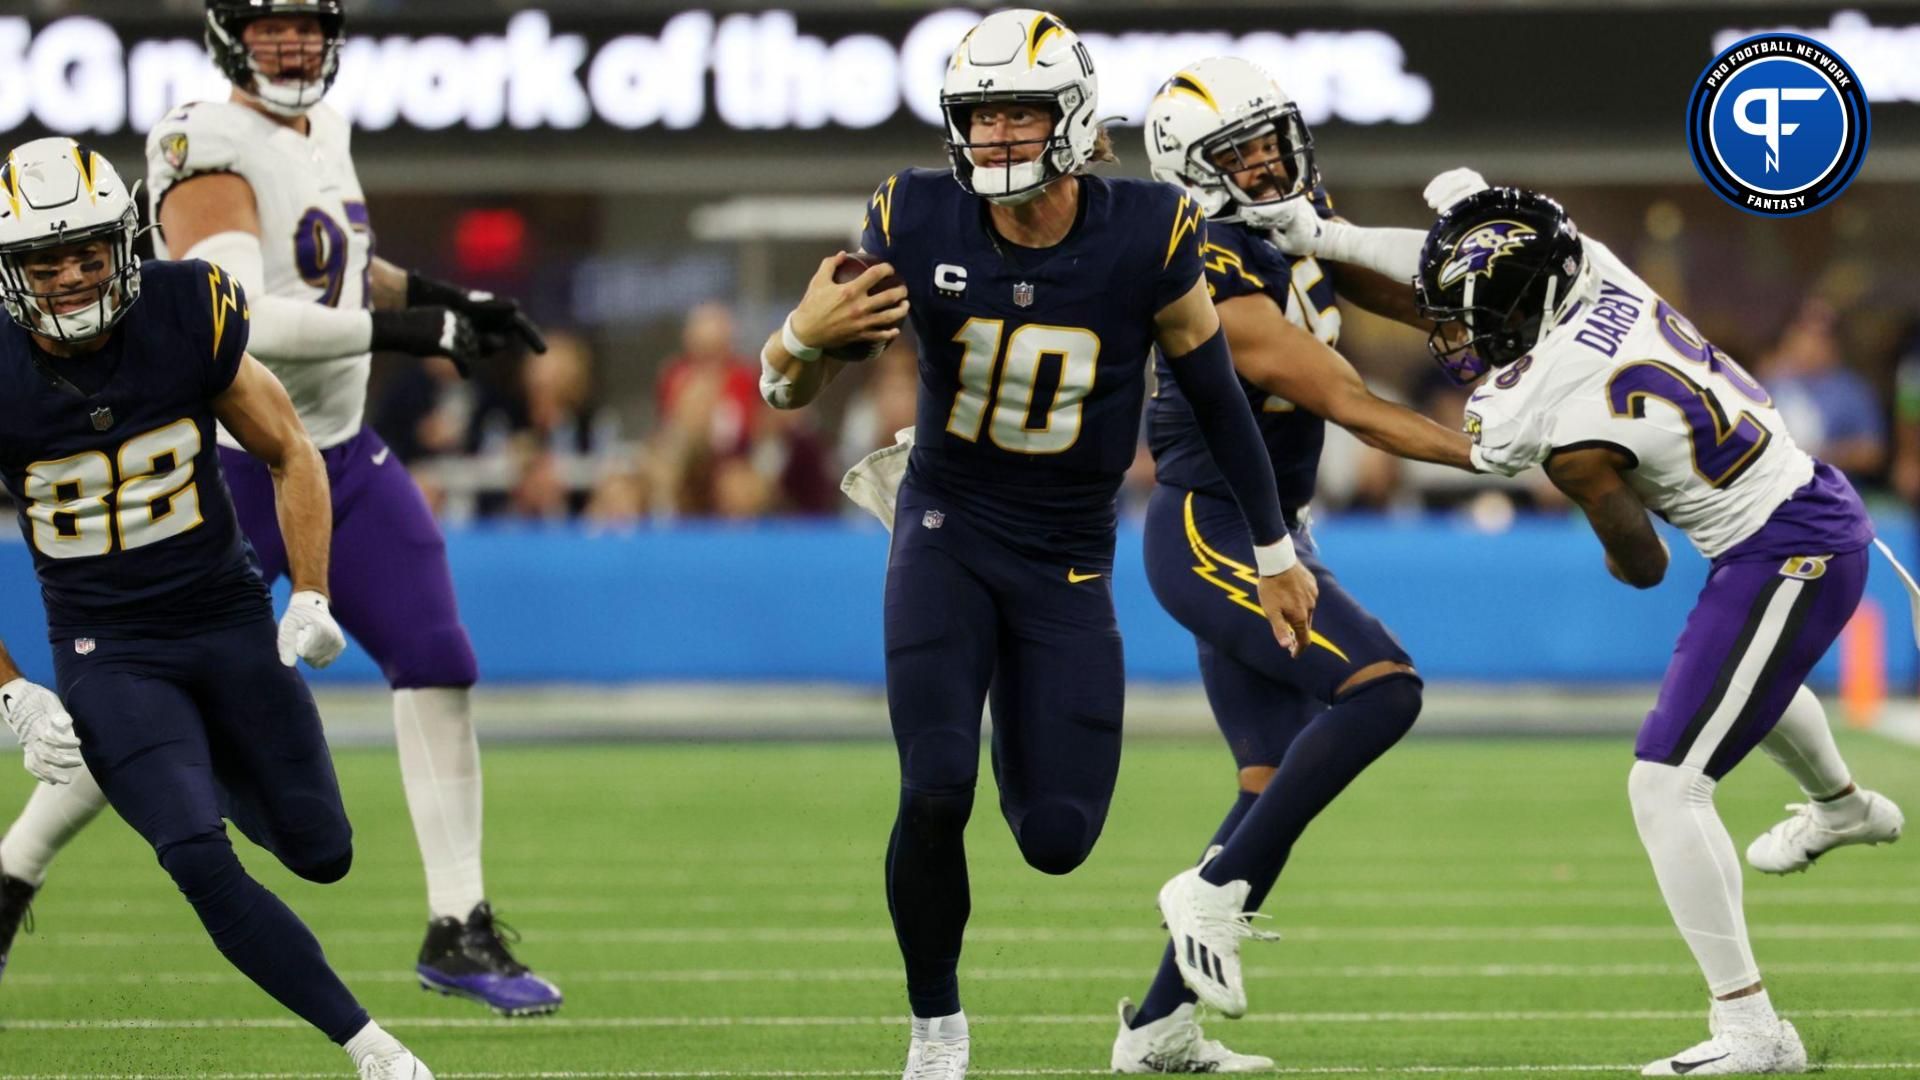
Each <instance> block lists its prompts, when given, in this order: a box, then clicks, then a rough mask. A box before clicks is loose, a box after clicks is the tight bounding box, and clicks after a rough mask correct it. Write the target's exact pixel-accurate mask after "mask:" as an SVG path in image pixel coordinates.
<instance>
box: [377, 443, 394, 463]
mask: <svg viewBox="0 0 1920 1080" xmlns="http://www.w3.org/2000/svg"><path fill="white" fill-rule="evenodd" d="M391 453H393V447H391V446H383V447H381V448H380V452H379V453H377V454H375V455H373V463H374V464H375V465H385V464H386V463H387V455H388V454H391Z"/></svg>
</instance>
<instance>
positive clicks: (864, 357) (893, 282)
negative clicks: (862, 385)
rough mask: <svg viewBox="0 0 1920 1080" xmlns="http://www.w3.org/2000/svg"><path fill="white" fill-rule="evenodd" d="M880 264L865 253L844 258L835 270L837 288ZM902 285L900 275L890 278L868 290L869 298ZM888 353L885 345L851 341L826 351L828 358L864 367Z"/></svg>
mask: <svg viewBox="0 0 1920 1080" xmlns="http://www.w3.org/2000/svg"><path fill="white" fill-rule="evenodd" d="M881 261H882V260H881V259H879V258H878V257H877V256H873V255H869V254H867V253H866V252H864V251H854V252H849V253H847V254H845V255H842V256H841V257H840V262H839V263H838V264H836V265H835V266H834V268H833V281H834V284H836V285H845V284H848V283H849V282H852V281H854V280H855V279H857V278H858V277H859V276H860V275H861V274H864V273H866V272H867V270H868V269H869V268H871V267H874V266H877V265H879V264H880V262H881ZM903 284H905V282H903V281H901V280H900V276H899V275H898V274H888V275H887V276H886V277H883V278H881V279H880V280H879V281H877V282H874V284H873V287H872V288H870V289H868V290H867V295H868V296H873V295H875V294H877V293H883V292H886V291H887V290H888V289H897V288H899V287H900V286H901V285H903ZM899 325H900V324H899V323H894V324H893V326H895V327H897V326H899ZM891 328H892V327H882V329H891ZM886 351H887V345H886V343H885V342H879V341H850V342H848V343H847V344H845V345H839V346H834V347H832V348H829V349H827V350H826V351H825V355H827V356H829V357H832V358H833V359H835V360H839V361H841V362H842V363H847V364H861V363H865V362H866V361H868V360H872V359H874V358H875V357H877V356H879V355H880V354H881V353H883V352H886Z"/></svg>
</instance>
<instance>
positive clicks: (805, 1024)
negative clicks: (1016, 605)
mask: <svg viewBox="0 0 1920 1080" xmlns="http://www.w3.org/2000/svg"><path fill="white" fill-rule="evenodd" d="M1782 1015H1784V1016H1787V1017H1790V1018H1793V1019H1809V1020H1916V1019H1920V1008H1905V1009H1801V1010H1793V1011H1789V1012H1784V1013H1782ZM1699 1019H1700V1010H1698V1009H1682V1010H1675V1009H1611V1010H1609V1009H1526V1010H1485V1011H1476V1010H1468V1009H1459V1010H1447V1011H1438V1012H1271V1013H1248V1014H1247V1015H1246V1016H1245V1017H1243V1018H1242V1019H1241V1020H1240V1021H1239V1023H1241V1024H1242V1025H1245V1024H1527V1023H1568V1022H1573V1021H1609V1022H1623V1023H1641V1022H1648V1021H1658V1022H1667V1021H1679V1020H1687V1021H1698V1020H1699ZM907 1020H908V1018H907V1017H905V1016H574V1017H567V1016H554V1017H545V1018H542V1019H541V1020H540V1021H539V1023H538V1025H537V1026H538V1027H540V1028H542V1029H549V1028H570V1029H579V1030H597V1029H622V1028H762V1027H764V1028H809V1027H888V1026H894V1027H906V1026H907ZM973 1020H974V1022H975V1023H980V1024H995V1025H1005V1026H1009V1027H1033V1026H1049V1027H1057V1026H1069V1025H1080V1024H1111V1023H1113V1017H1112V1016H1111V1015H1110V1014H1107V1013H1090V1014H1058V1015H1049V1014H1044V1013H1042V1014H1028V1015H1011V1016H997V1017H975V1018H973ZM382 1026H383V1027H389V1028H393V1029H395V1030H401V1031H404V1030H406V1029H408V1028H415V1029H427V1028H492V1029H496V1030H497V1029H498V1028H499V1026H500V1022H499V1021H498V1020H497V1019H494V1018H491V1017H474V1016H465V1017H444V1016H422V1017H411V1018H399V1019H391V1020H385V1021H383V1022H382ZM304 1027H306V1024H305V1023H304V1022H303V1021H301V1020H299V1019H297V1018H295V1017H291V1016H275V1017H252V1018H240V1017H234V1018H225V1019H188V1018H180V1019H172V1018H163V1017H93V1018H62V1019H44V1020H7V1021H5V1022H0V1030H5V1031H227V1030H234V1031H258V1030H275V1029H298V1028H304Z"/></svg>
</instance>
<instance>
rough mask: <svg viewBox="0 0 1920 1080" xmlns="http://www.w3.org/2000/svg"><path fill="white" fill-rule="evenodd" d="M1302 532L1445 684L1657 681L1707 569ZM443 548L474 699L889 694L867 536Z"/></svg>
mask: <svg viewBox="0 0 1920 1080" xmlns="http://www.w3.org/2000/svg"><path fill="white" fill-rule="evenodd" d="M1880 526H1881V531H1882V535H1883V536H1884V537H1885V538H1886V539H1887V541H1888V543H1889V544H1890V545H1892V547H1893V548H1894V550H1895V551H1896V552H1899V553H1901V555H1902V557H1903V558H1905V557H1906V553H1908V552H1912V551H1914V548H1915V534H1914V529H1913V527H1912V525H1911V524H1910V523H1909V522H1907V521H1905V520H1893V519H1884V518H1883V519H1882V520H1881V522H1880ZM1315 535H1316V538H1317V540H1318V542H1319V545H1320V549H1321V553H1322V555H1323V556H1324V557H1325V559H1326V561H1327V563H1328V564H1329V565H1331V566H1332V567H1333V568H1334V570H1335V571H1336V572H1337V573H1338V574H1339V576H1340V578H1341V580H1342V581H1343V582H1345V584H1346V585H1347V587H1348V588H1349V589H1350V590H1351V591H1352V592H1353V593H1354V595H1356V596H1358V597H1359V598H1360V599H1361V600H1362V602H1364V603H1366V604H1368V605H1370V606H1371V607H1372V608H1373V610H1374V611H1375V612H1376V613H1377V614H1379V615H1380V617H1381V618H1382V619H1384V620H1385V621H1386V623H1387V625H1389V626H1391V627H1392V628H1393V629H1394V631H1395V632H1396V633H1398V634H1399V635H1400V638H1401V640H1402V641H1403V642H1404V643H1405V644H1406V646H1407V648H1408V650H1409V651H1410V652H1411V653H1412V654H1413V656H1414V659H1415V662H1416V663H1417V664H1418V665H1419V666H1420V669H1421V671H1422V672H1423V673H1424V674H1426V675H1427V676H1428V677H1429V678H1433V679H1443V680H1470V681H1478V682H1488V683H1528V682H1554V683H1576V684H1606V683H1648V682H1653V681H1657V680H1658V679H1659V678H1660V676H1661V673H1662V672H1663V671H1665V669H1666V663H1667V657H1668V654H1669V651H1670V649H1671V646H1672V642H1673V639H1674V637H1675V635H1677V634H1678V633H1679V630H1680V626H1681V623H1682V621H1683V620H1684V619H1685V618H1686V614H1687V610H1688V608H1689V607H1690V606H1691V605H1692V602H1693V597H1694V594H1695V592H1696V591H1697V590H1698V589H1699V587H1700V584H1701V582H1702V581H1703V580H1704V579H1705V574H1706V564H1705V562H1704V561H1703V560H1701V559H1700V558H1699V556H1697V555H1696V554H1694V552H1693V550H1692V549H1691V547H1689V546H1688V545H1687V544H1686V542H1685V541H1684V540H1683V539H1681V538H1680V537H1679V536H1677V535H1675V534H1672V533H1671V532H1669V533H1668V535H1667V539H1668V543H1669V545H1670V546H1671V547H1672V548H1673V551H1674V562H1673V568H1672V569H1671V570H1670V571H1669V573H1668V577H1667V581H1666V583H1665V584H1663V585H1662V586H1661V587H1659V588H1657V589H1654V590H1651V591H1647V592H1636V591H1635V590H1633V589H1629V588H1627V587H1625V586H1623V585H1619V584H1617V583H1615V582H1614V581H1613V580H1612V579H1611V578H1609V577H1608V576H1607V574H1606V571H1605V570H1604V569H1602V566H1601V561H1600V548H1599V545H1598V544H1597V543H1596V542H1595V541H1594V539H1593V537H1592V535H1591V533H1589V532H1588V530H1587V528H1586V525H1585V523H1584V522H1582V521H1581V520H1580V519H1579V518H1578V517H1564V518H1560V517H1556V518H1550V519H1533V520H1530V519H1522V520H1521V521H1519V522H1518V523H1516V524H1515V525H1514V526H1513V527H1512V528H1510V529H1508V530H1506V531H1504V532H1499V533H1491V534H1490V533H1485V532H1481V531H1478V530H1476V529H1474V528H1471V527H1469V526H1467V525H1465V524H1460V523H1457V522H1454V521H1453V520H1451V519H1448V520H1444V521H1441V520H1425V519H1409V520H1399V519H1382V518H1361V517H1348V518H1342V519H1338V520H1329V521H1325V522H1323V523H1321V524H1320V525H1319V526H1318V527H1317V528H1316V530H1315ZM448 548H449V552H450V554H451V558H452V561H453V573H454V580H455V581H456V583H457V584H458V586H459V592H460V606H461V611H462V614H463V615H464V617H465V619H466V622H467V626H468V628H469V630H470V632H471V633H472V635H473V640H474V644H475V646H476V648H477V649H478V651H479V654H480V668H481V675H482V678H483V679H486V680H489V681H493V682H503V683H505V682H514V683H537V682H578V683H626V682H642V681H715V680H743V681H756V682H795V681H821V682H839V683H858V684H878V683H879V682H881V680H882V678H883V672H884V656H883V652H882V647H881V631H880V599H881V587H882V584H883V580H884V575H885V562H886V552H887V537H886V534H885V533H884V532H882V531H881V530H880V529H879V528H878V527H877V526H875V527H863V526H859V525H850V524H842V523H839V522H831V523H820V524H808V523H796V522H776V523H766V524H759V525H749V526H741V527H726V526H716V525H680V526H674V527H670V528H648V529H641V530H638V531H635V532H631V533H625V534H603V535H593V534H589V533H587V532H585V531H582V530H579V529H576V528H572V527H548V526H494V527H485V528H475V529H470V530H464V531H457V532H455V533H454V534H452V535H451V536H450V537H449V538H448ZM1916 561H1920V560H1916ZM1063 566H1064V564H1063ZM1116 566H1117V569H1116V578H1117V580H1116V582H1115V595H1116V598H1117V601H1118V604H1119V609H1120V624H1121V629H1122V631H1123V632H1124V634H1125V636H1126V643H1127V670H1128V673H1129V674H1130V676H1132V677H1133V678H1136V679H1144V680H1162V681H1189V680H1193V679H1195V678H1197V674H1196V670H1195V665H1194V653H1193V643H1192V640H1191V639H1190V638H1189V637H1188V636H1187V635H1186V634H1185V632H1184V631H1182V630H1181V629H1180V627H1179V626H1178V625H1177V624H1175V623H1174V622H1173V621H1172V620H1171V619H1169V618H1168V617H1167V616H1166V614H1165V613H1164V612H1162V611H1161V610H1160V608H1159V605H1157V604H1156V603H1155V602H1154V599H1153V594H1152V593H1151V591H1150V590H1149V589H1148V587H1147V582H1146V575H1145V572H1144V571H1143V569H1142V567H1141V562H1140V533H1139V530H1138V529H1137V528H1135V527H1132V526H1130V525H1129V526H1124V527H1123V528H1122V530H1121V533H1120V542H1119V551H1118V553H1117V556H1116ZM1062 572H1064V570H1063V571H1062ZM1869 594H1870V596H1871V597H1872V598H1873V599H1874V600H1876V601H1877V602H1878V603H1879V604H1880V606H1881V607H1882V609H1883V611H1884V612H1885V614H1886V627H1887V637H1888V642H1887V650H1886V652H1887V657H1888V663H1889V667H1890V669H1891V670H1890V671H1889V679H1890V682H1891V684H1892V685H1893V686H1895V687H1902V686H1910V685H1912V684H1913V681H1914V678H1915V672H1916V667H1920V655H1917V654H1916V652H1915V650H1914V648H1913V647H1912V642H1913V636H1912V625H1911V622H1910V620H1909V616H1908V605H1907V601H1906V596H1905V593H1904V592H1902V591H1901V589H1900V586H1899V583H1898V582H1897V581H1896V580H1895V578H1894V575H1893V573H1892V572H1891V570H1890V569H1889V568H1888V567H1887V566H1886V565H1885V563H1884V562H1883V561H1882V560H1880V558H1879V557H1878V556H1877V555H1876V556H1875V558H1874V566H1873V573H1872V578H1871V584H1870V590H1869ZM0 595H4V596H5V597H6V602H5V603H4V604H0V636H4V638H5V640H6V641H7V642H8V644H9V645H10V647H11V649H12V651H13V654H14V656H15V657H16V658H17V659H18V660H19V662H20V663H21V665H22V666H23V667H24V668H25V669H26V671H27V673H28V674H29V675H30V676H32V677H35V678H40V679H45V678H47V677H48V673H49V670H50V668H49V664H48V660H47V653H46V651H45V649H44V648H42V647H41V645H40V644H39V643H40V642H42V641H44V640H45V634H46V630H45V623H44V621H43V618H42V612H41V607H40V603H39V589H38V586H37V585H36V584H35V583H34V580H33V572H32V564H31V562H30V560H29V558H28V555H27V550H26V548H25V546H24V545H23V544H19V543H8V544H0ZM278 595H279V596H281V597H284V596H285V586H284V585H283V586H282V588H281V590H280V591H279V594H278ZM1247 617H1248V618H1253V617H1254V616H1253V615H1252V614H1251V613H1249V614H1248V616H1247ZM61 647H70V645H68V644H67V643H61ZM1835 667H1836V664H1835V660H1834V658H1833V657H1832V656H1829V657H1828V658H1827V659H1826V661H1824V662H1823V664H1822V666H1821V667H1820V669H1819V672H1818V678H1819V681H1820V682H1821V683H1822V685H1831V683H1832V681H1833V678H1834V671H1835ZM312 677H313V679H314V681H315V682H322V683H377V682H378V681H379V680H380V673H379V671H378V670H377V669H376V668H375V667H374V665H373V663H372V662H371V661H370V660H369V659H368V658H367V656H366V654H365V653H364V652H362V651H360V650H359V649H358V648H357V647H354V648H350V649H349V650H348V652H347V654H346V656H344V657H343V658H342V659H341V660H340V661H339V662H338V663H336V664H335V665H334V666H333V667H331V668H329V669H328V670H326V671H324V672H319V673H315V674H313V676H312Z"/></svg>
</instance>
